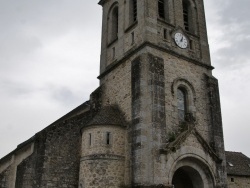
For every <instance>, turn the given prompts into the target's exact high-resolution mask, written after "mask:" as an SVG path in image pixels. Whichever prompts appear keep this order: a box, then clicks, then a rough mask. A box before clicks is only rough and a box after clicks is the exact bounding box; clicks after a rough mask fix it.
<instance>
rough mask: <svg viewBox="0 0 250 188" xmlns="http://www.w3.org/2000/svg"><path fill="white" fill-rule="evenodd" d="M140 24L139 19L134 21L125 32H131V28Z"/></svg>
mask: <svg viewBox="0 0 250 188" xmlns="http://www.w3.org/2000/svg"><path fill="white" fill-rule="evenodd" d="M137 24H138V21H137V20H136V21H134V22H133V23H132V24H131V25H130V26H128V28H127V29H125V33H127V32H129V31H130V30H132V29H134V28H135V27H136V26H137Z"/></svg>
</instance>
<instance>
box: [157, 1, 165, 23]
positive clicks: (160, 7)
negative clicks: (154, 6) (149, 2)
mask: <svg viewBox="0 0 250 188" xmlns="http://www.w3.org/2000/svg"><path fill="white" fill-rule="evenodd" d="M158 14H159V17H160V18H163V19H165V2H164V0H158Z"/></svg>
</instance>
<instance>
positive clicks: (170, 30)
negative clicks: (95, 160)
mask: <svg viewBox="0 0 250 188" xmlns="http://www.w3.org/2000/svg"><path fill="white" fill-rule="evenodd" d="M99 4H100V5H101V6H102V7H103V27H102V47H101V62H100V76H99V79H100V85H101V86H100V88H101V99H100V104H101V107H100V108H106V107H107V106H116V107H117V108H119V111H120V112H121V116H122V117H123V118H124V120H125V122H126V123H125V124H126V130H125V133H124V134H125V142H124V143H125V144H124V151H125V152H124V155H123V157H124V161H123V162H122V163H123V165H120V169H119V170H118V171H119V173H120V171H122V173H120V176H119V177H121V176H123V175H124V179H123V178H120V179H119V185H121V186H127V187H158V186H159V187H173V186H174V187H175V188H182V187H185V188H215V187H226V169H225V154H224V141H223V130H222V120H221V111H220V99H219V90H218V82H217V80H216V79H215V78H214V77H213V76H212V70H213V67H212V66H211V62H210V55H209V45H208V40H207V31H206V20H205V13H204V5H203V0H101V1H100V2H99ZM112 134H113V136H112V138H113V139H112V141H113V142H116V141H117V142H118V141H119V139H118V138H117V139H116V138H115V137H116V133H115V132H114V133H112ZM113 149H114V148H113ZM114 150H115V149H114ZM112 151H113V150H112ZM114 152H115V151H114ZM114 160H115V159H114ZM121 166H123V167H121ZM117 168H118V167H117ZM116 170H117V169H116ZM83 176H84V175H83ZM121 179H122V180H121ZM107 181H108V180H107ZM109 187H112V184H109ZM113 187H118V183H117V184H113Z"/></svg>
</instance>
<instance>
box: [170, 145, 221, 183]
mask: <svg viewBox="0 0 250 188" xmlns="http://www.w3.org/2000/svg"><path fill="white" fill-rule="evenodd" d="M186 151H192V152H190V153H186ZM172 157H173V158H172V160H169V161H168V162H167V163H168V165H170V166H171V167H170V171H169V173H168V181H169V184H172V183H173V179H174V176H175V173H176V172H178V170H179V171H182V172H183V171H184V172H186V173H187V174H188V175H189V178H190V180H191V181H192V182H194V183H195V184H194V183H193V188H214V187H215V183H216V180H215V173H216V172H215V170H214V169H215V166H214V162H213V161H212V159H211V158H209V157H207V156H206V154H205V153H204V152H203V151H201V150H199V149H196V148H193V147H190V146H186V147H182V149H180V150H178V151H177V152H176V153H175V154H173V155H172ZM168 165H167V166H168ZM201 185H202V186H201ZM177 188H178V187H177Z"/></svg>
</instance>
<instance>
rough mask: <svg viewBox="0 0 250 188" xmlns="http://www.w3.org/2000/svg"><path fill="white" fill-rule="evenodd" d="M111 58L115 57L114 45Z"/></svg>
mask: <svg viewBox="0 0 250 188" xmlns="http://www.w3.org/2000/svg"><path fill="white" fill-rule="evenodd" d="M112 58H113V59H115V47H113V48H112Z"/></svg>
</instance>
